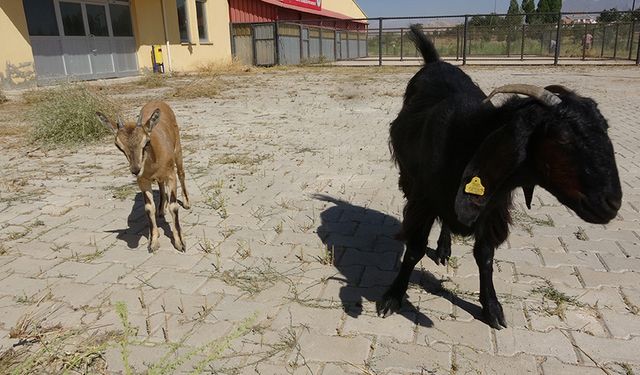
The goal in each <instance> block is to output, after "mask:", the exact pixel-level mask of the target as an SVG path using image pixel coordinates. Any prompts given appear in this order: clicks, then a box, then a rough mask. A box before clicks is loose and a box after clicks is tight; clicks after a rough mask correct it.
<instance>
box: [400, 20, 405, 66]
mask: <svg viewBox="0 0 640 375" xmlns="http://www.w3.org/2000/svg"><path fill="white" fill-rule="evenodd" d="M403 39H404V29H403V28H402V27H401V28H400V61H402V49H403V47H404V43H403Z"/></svg>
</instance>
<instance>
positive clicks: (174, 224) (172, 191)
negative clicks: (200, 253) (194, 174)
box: [165, 175, 186, 251]
mask: <svg viewBox="0 0 640 375" xmlns="http://www.w3.org/2000/svg"><path fill="white" fill-rule="evenodd" d="M165 183H166V184H167V186H165V192H166V194H167V195H168V196H165V199H167V200H168V202H169V212H171V219H172V220H171V232H172V234H173V246H175V248H176V250H178V251H186V247H185V243H184V238H183V237H182V228H181V227H180V220H179V218H178V207H179V205H178V199H177V195H178V192H177V190H178V186H177V181H176V178H175V175H174V176H173V177H172V178H170V179H169V180H168V181H166V182H165Z"/></svg>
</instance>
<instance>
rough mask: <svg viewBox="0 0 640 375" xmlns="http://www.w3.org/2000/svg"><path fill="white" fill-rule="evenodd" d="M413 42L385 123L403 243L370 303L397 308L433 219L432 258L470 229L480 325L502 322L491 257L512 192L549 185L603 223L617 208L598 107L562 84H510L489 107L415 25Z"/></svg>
mask: <svg viewBox="0 0 640 375" xmlns="http://www.w3.org/2000/svg"><path fill="white" fill-rule="evenodd" d="M412 33H413V39H414V41H415V43H416V45H417V47H418V49H419V50H420V52H421V53H422V56H423V57H424V61H425V66H424V67H423V68H422V69H421V70H420V71H419V72H418V73H417V74H416V75H415V76H414V77H413V78H412V79H411V80H410V81H409V84H408V86H407V90H406V93H405V97H404V103H403V107H402V110H401V111H400V113H399V114H398V117H397V118H396V119H395V120H394V121H393V123H392V124H391V129H390V148H391V150H392V154H393V157H394V159H395V161H396V163H397V165H398V167H399V169H400V188H401V189H402V191H403V193H404V195H405V197H406V199H407V203H406V206H405V208H404V214H403V215H404V218H403V222H402V231H401V233H400V235H399V236H400V237H401V238H402V239H403V240H404V241H405V242H406V253H405V255H404V258H403V261H402V266H401V268H400V272H399V274H398V275H397V276H396V279H395V280H394V282H393V284H392V285H391V287H390V288H389V289H388V290H387V292H386V293H385V294H384V295H383V297H382V299H381V300H380V301H378V302H377V304H376V307H377V311H378V315H381V316H387V315H389V314H391V313H393V312H395V311H397V310H398V309H399V308H400V304H401V301H402V298H403V297H404V294H405V292H406V290H407V285H408V282H409V277H410V275H411V272H412V271H413V269H414V267H415V266H416V264H417V263H418V262H419V261H420V259H422V257H423V256H424V255H425V250H426V246H427V237H428V235H429V232H430V230H431V226H432V225H433V223H434V221H435V220H436V219H438V220H440V221H441V222H442V230H441V232H440V238H439V239H438V247H437V249H436V253H435V258H436V263H442V264H445V262H446V261H447V259H448V258H449V256H450V255H451V232H453V233H456V234H460V235H464V236H474V237H475V244H474V247H473V255H474V257H475V260H476V263H477V264H478V268H479V271H480V303H481V304H482V313H483V316H484V318H485V319H486V322H487V323H488V324H489V325H490V326H491V327H494V328H497V329H500V328H501V326H504V327H506V322H505V319H504V313H503V311H502V306H501V305H500V303H499V302H498V299H497V297H496V292H495V289H494V286H493V280H492V274H493V255H494V251H495V249H496V247H498V246H499V245H500V244H501V243H503V242H504V241H505V240H506V239H507V237H508V235H509V224H510V223H511V217H510V215H509V209H510V208H511V206H512V192H513V190H514V189H515V188H517V187H522V188H523V189H524V192H525V199H526V203H527V206H528V207H530V205H531V197H532V194H533V187H534V186H535V185H539V186H541V187H543V188H545V189H546V190H548V191H549V192H551V193H552V194H553V195H554V196H555V197H556V198H557V199H558V200H559V201H560V202H561V203H562V204H564V205H566V206H568V207H569V208H571V209H572V210H573V211H575V212H576V213H577V214H578V216H580V217H581V218H582V219H584V220H586V221H588V222H591V223H599V224H604V223H607V222H609V221H610V220H611V219H613V218H614V217H615V216H616V214H617V212H618V210H619V209H620V205H621V199H622V191H621V188H620V180H619V178H618V171H617V168H616V162H615V158H614V153H613V146H612V144H611V141H610V139H609V136H608V135H607V128H608V125H607V121H606V120H605V118H604V117H603V116H602V115H601V114H600V111H599V110H598V108H597V104H596V103H595V102H594V101H593V100H591V99H589V98H585V97H581V96H578V95H576V94H575V93H573V92H571V91H570V90H568V89H566V88H564V87H562V86H548V87H547V88H545V89H542V88H539V87H535V86H530V85H509V86H503V87H502V88H498V89H496V90H495V91H494V92H493V93H492V94H491V96H493V95H494V94H496V93H499V92H511V93H520V94H524V95H527V96H528V97H526V98H520V97H513V98H511V99H509V100H508V101H507V102H506V103H505V104H503V105H501V106H500V107H498V108H496V107H494V106H493V104H492V103H491V102H490V98H491V96H490V97H487V96H486V95H485V94H484V93H483V92H482V90H481V89H480V88H479V87H478V86H476V85H475V84H474V83H473V82H472V81H471V79H470V78H469V76H467V75H466V74H465V73H464V72H462V71H461V70H460V69H458V68H457V67H454V66H452V65H451V64H448V63H445V62H443V61H440V60H439V56H438V53H437V51H436V50H435V48H434V46H433V44H432V43H431V42H430V41H429V40H428V39H427V38H426V36H425V35H424V34H423V33H422V31H421V30H420V29H419V28H417V27H412Z"/></svg>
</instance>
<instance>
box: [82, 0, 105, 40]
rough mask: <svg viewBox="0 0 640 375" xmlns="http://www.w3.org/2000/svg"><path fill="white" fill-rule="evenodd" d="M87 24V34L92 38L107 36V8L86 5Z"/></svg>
mask: <svg viewBox="0 0 640 375" xmlns="http://www.w3.org/2000/svg"><path fill="white" fill-rule="evenodd" d="M86 8H87V23H88V24H89V34H91V35H94V36H109V28H108V27H107V8H106V7H105V6H104V5H93V4H87V5H86Z"/></svg>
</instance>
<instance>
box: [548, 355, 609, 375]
mask: <svg viewBox="0 0 640 375" xmlns="http://www.w3.org/2000/svg"><path fill="white" fill-rule="evenodd" d="M588 362H590V361H588V360H587V363H586V365H581V366H578V365H573V364H567V363H562V362H560V361H559V360H557V359H556V358H553V357H548V358H545V361H544V362H542V371H543V372H544V374H545V375H556V374H557V375H572V374H581V375H602V374H603V373H604V372H603V371H602V370H601V369H599V368H598V367H595V366H594V367H592V366H588V365H589V363H588Z"/></svg>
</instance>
